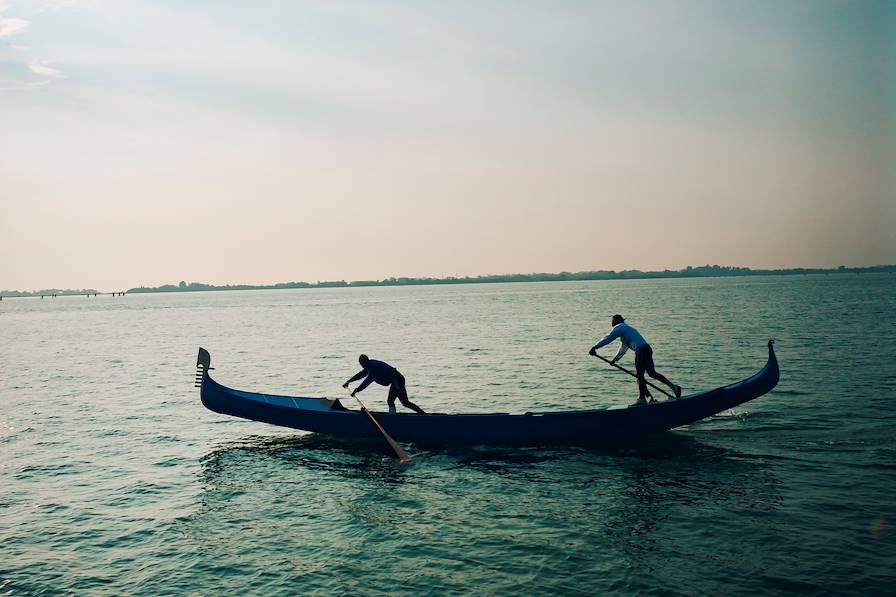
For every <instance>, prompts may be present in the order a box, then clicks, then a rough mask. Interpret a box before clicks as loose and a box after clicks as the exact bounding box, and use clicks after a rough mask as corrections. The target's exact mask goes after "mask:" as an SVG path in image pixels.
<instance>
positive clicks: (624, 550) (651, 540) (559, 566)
mask: <svg viewBox="0 0 896 597" xmlns="http://www.w3.org/2000/svg"><path fill="white" fill-rule="evenodd" d="M694 435H695V434H694V433H692V432H674V433H671V434H666V435H665V436H662V437H661V438H657V439H656V440H653V441H651V442H648V443H645V444H644V445H642V446H641V447H638V448H629V449H584V448H568V447H564V448H501V447H473V448H464V449H439V450H433V451H428V452H425V453H422V454H420V455H419V456H418V457H417V458H415V459H414V460H412V461H411V462H410V463H407V464H401V463H399V462H397V461H396V460H395V459H394V458H393V457H392V456H391V454H390V453H389V451H388V447H387V446H386V445H385V443H382V442H380V443H377V442H359V441H343V440H337V439H333V438H332V437H327V436H322V435H301V436H280V437H274V438H270V437H259V436H248V437H245V438H243V439H241V440H240V441H238V442H235V443H228V444H224V445H221V446H219V447H217V448H215V449H214V450H212V451H211V452H209V453H208V454H207V455H206V456H205V457H203V458H202V460H201V470H200V481H201V489H200V493H199V495H197V507H196V508H195V509H194V510H193V512H192V513H191V514H189V515H188V516H185V517H184V518H182V519H181V520H180V521H179V522H178V526H179V530H180V531H181V532H182V533H184V534H185V535H187V536H189V537H191V538H192V539H194V540H196V541H197V542H200V543H201V544H202V545H203V549H206V550H210V551H211V552H212V554H213V555H214V556H215V558H216V560H220V561H221V562H222V565H224V566H225V567H226V570H231V569H235V570H239V569H240V567H241V566H249V567H250V568H251V567H252V566H261V567H265V569H269V570H272V574H274V573H276V574H279V575H280V578H286V577H289V578H292V576H291V575H295V574H299V573H298V572H297V571H301V578H302V582H303V583H306V584H304V585H303V586H304V587H305V588H306V589H307V590H308V591H312V590H320V591H340V590H343V591H344V590H348V589H349V588H351V587H347V586H344V585H341V584H339V582H344V581H345V579H349V578H351V579H355V580H354V581H353V582H356V583H358V584H357V586H355V587H354V589H355V590H358V591H361V592H363V590H364V588H365V587H364V585H363V582H364V581H363V579H364V578H367V579H376V578H379V576H382V578H383V582H386V580H387V579H388V578H393V579H394V576H392V577H390V576H389V571H390V570H391V573H392V574H393V575H394V574H395V573H396V571H402V570H409V571H411V570H416V571H420V570H427V571H428V572H429V573H430V576H429V577H426V576H425V575H424V576H420V577H419V579H418V580H409V581H408V582H409V583H410V584H409V585H408V586H406V587H405V589H406V590H407V591H411V592H413V591H418V590H419V591H426V590H428V589H433V586H438V582H437V581H433V577H432V574H435V575H436V576H438V577H439V578H442V581H441V582H445V583H447V584H445V585H442V586H444V587H448V586H454V585H453V584H452V583H460V582H461V581H460V580H458V578H455V577H454V576H453V575H454V574H455V573H457V574H460V572H458V571H461V570H462V571H463V574H468V573H469V572H470V571H471V570H473V569H475V570H477V571H478V572H476V574H486V572H485V571H488V574H490V575H492V576H493V577H500V578H503V579H505V580H506V582H507V584H508V586H516V583H525V582H532V581H533V576H532V575H533V574H537V571H538V570H539V569H542V568H544V567H550V568H551V569H552V570H553V571H554V572H555V573H556V574H559V575H560V576H555V577H554V578H568V579H569V580H568V581H564V582H563V583H561V585H563V586H559V585H558V586H559V589H562V588H563V587H564V586H566V584H565V583H573V584H570V585H569V587H566V588H569V589H570V590H572V589H573V588H574V585H575V583H576V582H578V581H576V578H580V579H581V575H586V574H587V575H594V574H604V573H606V574H609V575H616V576H618V577H619V578H627V575H628V572H627V570H628V568H629V567H631V566H636V565H643V564H644V561H645V558H647V559H648V560H649V561H650V562H651V563H650V566H651V567H652V568H651V569H652V570H654V571H656V570H657V569H656V567H657V566H659V567H662V568H664V570H663V575H664V577H666V578H669V577H672V578H674V577H675V574H677V572H676V567H677V566H681V563H682V562H681V560H680V558H691V559H692V558H694V557H702V558H710V557H712V554H711V553H709V551H708V545H707V546H705V547H706V548H707V551H704V552H703V553H701V552H700V549H702V548H701V546H700V544H699V541H698V542H697V543H696V544H695V542H694V537H693V534H692V533H691V532H687V533H683V532H682V529H693V528H695V524H697V528H699V521H700V520H703V519H712V520H716V521H718V520H720V519H721V520H730V521H731V525H730V526H729V525H727V524H725V525H722V527H723V528H724V529H725V531H724V532H726V533H728V532H730V534H731V537H729V538H727V539H724V540H725V541H727V544H728V545H730V546H732V547H731V548H730V549H731V550H733V551H734V552H735V553H736V557H737V558H744V559H749V558H750V557H751V554H749V553H741V552H740V551H738V550H739V549H740V548H739V546H738V544H737V537H738V533H739V532H740V531H738V530H737V529H738V528H742V527H741V526H740V525H742V524H744V523H745V521H747V520H749V522H750V532H751V534H759V535H761V534H762V533H766V532H768V533H773V532H775V531H776V529H772V528H766V527H764V526H763V522H762V521H763V520H774V519H775V517H773V516H768V517H766V516H765V514H766V513H769V512H770V511H772V510H776V509H777V508H779V506H780V504H781V496H780V493H779V486H780V483H779V481H778V480H777V479H776V478H775V476H774V475H773V474H771V473H770V471H769V468H768V467H767V465H766V463H767V461H766V460H764V458H763V457H761V456H753V455H750V454H745V453H742V452H738V451H735V450H731V449H728V448H723V447H718V446H716V445H713V444H711V443H708V442H707V441H705V440H702V439H699V438H695V437H693V436H694ZM769 524H770V523H769ZM713 528H714V529H715V532H718V529H719V525H718V524H716V525H714V526H713ZM719 540H723V539H720V538H719V537H718V536H716V537H714V541H719ZM247 546H248V548H247ZM255 546H257V551H256V548H255ZM272 546H276V547H272ZM247 549H248V551H247ZM743 550H744V551H746V550H747V547H746V546H744V547H743ZM372 554H376V555H378V556H379V557H370V556H371V555H372ZM611 554H612V555H611ZM272 562H273V563H272ZM432 562H441V564H440V566H442V568H440V569H439V571H438V572H433V568H432V566H433V564H432ZM748 568H749V567H748ZM681 569H682V570H687V568H686V567H682V568H681ZM408 574H410V572H409V573H408ZM340 575H342V580H339V581H337V580H335V578H336V577H339V576H340ZM427 578H428V579H429V580H427ZM589 578H590V580H587V582H586V585H587V583H588V582H590V583H593V582H594V579H595V577H593V576H591V577H589ZM628 581H629V582H633V583H634V584H631V585H627V586H629V587H635V588H637V587H636V585H637V582H639V581H637V580H632V579H630V578H629V579H628ZM433 582H436V585H432V583H433ZM414 583H417V584H414ZM427 583H430V584H427ZM536 584H537V583H536ZM522 588H523V587H522V584H521V585H520V589H522Z"/></svg>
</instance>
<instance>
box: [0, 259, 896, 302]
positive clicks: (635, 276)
mask: <svg viewBox="0 0 896 597" xmlns="http://www.w3.org/2000/svg"><path fill="white" fill-rule="evenodd" d="M873 273H890V274H892V273H896V265H872V266H868V267H846V266H842V265H841V266H840V267H836V268H806V267H798V268H787V269H750V268H748V267H730V266H721V265H702V266H698V267H692V266H688V267H686V268H684V269H680V270H668V269H667V270H659V271H642V270H636V269H633V270H621V271H615V270H596V271H587V272H560V273H554V274H550V273H539V274H497V275H489V276H464V277H454V276H449V277H447V278H385V279H383V280H355V281H351V282H347V281H345V280H335V281H327V282H315V283H311V282H282V283H279V284H227V285H223V286H217V285H214V284H203V283H201V282H190V283H187V282H181V283H180V284H176V285H175V284H165V285H162V286H139V287H137V288H131V289H129V290H127V291H126V293H127V294H141V293H156V292H207V291H219V290H287V289H294V288H359V287H368V286H438V285H448V284H502V283H512V282H575V281H582V280H653V279H669V278H671V279H675V278H719V277H741V276H794V275H806V274H873ZM94 294H97V291H96V290H93V289H83V290H60V289H48V290H35V291H18V290H0V297H2V298H7V297H9V298H17V297H36V296H77V295H94ZM98 294H112V293H109V292H101V293H98Z"/></svg>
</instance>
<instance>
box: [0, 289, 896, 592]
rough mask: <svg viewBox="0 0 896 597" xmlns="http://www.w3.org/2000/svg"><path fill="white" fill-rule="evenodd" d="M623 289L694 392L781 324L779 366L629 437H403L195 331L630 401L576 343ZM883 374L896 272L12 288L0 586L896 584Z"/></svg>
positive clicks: (892, 461) (758, 351)
mask: <svg viewBox="0 0 896 597" xmlns="http://www.w3.org/2000/svg"><path fill="white" fill-rule="evenodd" d="M617 311H618V312H621V313H623V314H624V315H626V317H628V319H629V321H630V322H631V323H632V324H633V325H635V326H636V327H638V328H639V329H640V330H641V331H642V332H643V333H644V334H645V336H646V337H647V339H648V340H649V341H650V342H651V344H652V345H653V347H654V352H655V357H656V362H657V367H658V369H659V370H660V371H661V372H663V373H665V374H666V375H667V376H669V377H670V378H671V379H672V380H673V381H675V382H677V383H680V384H681V385H683V386H684V388H685V391H686V392H693V391H697V390H700V389H706V388H710V387H716V386H719V385H722V384H724V383H728V382H731V381H734V380H738V379H741V378H743V377H746V376H747V375H749V374H751V373H752V372H753V371H755V370H757V369H758V368H760V367H761V366H762V365H763V364H764V363H765V359H766V348H765V343H766V340H767V339H768V338H770V337H773V338H776V339H777V341H778V344H777V348H778V356H779V359H780V363H781V382H780V384H779V386H778V388H777V389H776V390H775V391H774V392H772V393H771V394H769V395H767V396H765V397H763V398H760V399H758V400H756V401H754V402H751V403H748V404H746V405H743V406H742V407H740V408H738V409H736V410H734V411H732V412H728V413H725V414H723V415H722V416H718V417H714V418H712V419H710V420H706V421H703V422H701V423H698V424H695V425H692V426H690V427H688V428H683V429H680V430H677V431H674V432H671V433H669V434H667V435H666V436H665V437H662V438H660V439H656V440H652V441H650V442H646V443H644V444H643V445H640V446H634V447H631V448H626V449H616V450H583V449H572V448H565V449H509V448H496V447H485V446H471V447H469V448H467V449H445V450H436V451H429V452H426V453H424V454H422V455H421V456H420V457H419V458H417V459H415V460H414V461H413V462H412V463H410V464H406V465H401V464H398V463H397V462H396V461H395V460H393V459H392V458H391V457H390V455H389V453H388V451H386V449H385V448H384V446H380V445H379V444H375V443H374V444H371V443H353V442H346V441H338V440H335V439H331V438H326V437H322V436H315V435H309V434H304V433H302V432H296V431H291V430H285V429H280V428H277V427H273V426H267V425H262V424H259V423H252V422H247V421H241V420H238V419H232V418H227V417H224V416H220V415H217V414H215V413H212V412H209V411H207V410H205V409H204V408H203V407H202V405H201V403H200V402H199V395H198V390H196V389H194V388H193V374H194V371H195V360H196V351H197V347H198V346H200V345H201V346H204V347H205V348H207V349H208V350H209V351H210V352H211V354H212V366H213V367H216V370H215V371H214V376H215V377H216V379H218V380H219V381H220V382H222V383H224V384H226V385H230V386H232V387H237V388H241V389H248V390H256V391H267V392H271V393H282V394H296V395H329V396H339V395H341V393H342V389H341V387H340V384H341V383H342V382H343V381H344V380H345V379H346V378H348V377H349V376H350V375H351V374H352V373H354V372H355V371H356V370H357V361H356V358H357V354H358V353H359V352H362V351H363V352H366V353H368V354H370V355H371V356H372V357H374V358H381V359H384V360H386V361H389V362H391V363H393V364H395V365H396V366H398V367H399V368H400V369H401V370H402V372H404V374H405V375H406V377H407V379H408V386H409V391H410V395H411V398H412V399H413V400H414V401H415V402H417V403H418V404H420V405H421V406H422V407H423V408H424V409H427V410H430V411H442V412H461V411H480V412H487V411H507V410H511V411H513V410H550V409H559V408H564V409H566V408H587V407H591V406H595V405H604V404H615V403H625V402H630V401H631V400H632V399H633V398H634V397H635V395H636V389H635V385H634V383H633V380H632V379H631V378H629V377H628V376H626V375H625V374H623V373H620V372H618V371H615V370H612V369H609V368H608V367H607V366H606V365H603V364H602V363H600V362H599V361H597V360H596V359H593V358H590V357H588V355H587V354H586V353H587V350H588V348H589V347H590V346H591V344H592V343H593V342H594V341H595V340H596V339H597V338H599V337H600V336H601V335H603V333H605V332H606V330H607V328H608V327H609V323H608V320H609V317H610V315H612V314H613V313H615V312H617ZM604 353H605V354H608V355H609V354H612V349H611V348H610V347H608V348H607V349H604ZM631 358H632V357H631V356H628V357H627V359H626V361H627V362H628V363H629V364H631ZM894 390H896V276H892V275H862V276H855V275H851V276H847V275H831V276H803V277H784V278H727V279H696V280H659V281H624V282H580V283H540V284H500V285H471V286H450V287H436V286H430V287H411V288H366V289H332V290H295V291H259V292H220V293H195V294H160V295H142V296H141V295H131V296H126V297H118V298H113V297H108V296H103V297H96V298H90V299H88V298H84V297H66V298H57V299H55V300H48V299H44V300H43V301H41V300H40V299H18V300H9V299H7V300H4V301H2V302H0V543H2V550H0V594H3V595H42V594H43V595H51V594H59V593H66V592H68V593H74V594H110V595H111V594H129V595H159V594H182V593H186V592H193V593H194V594H213V593H220V594H244V593H256V594H265V595H288V594H296V593H302V594H334V593H358V594H368V595H376V594H406V595H412V594H413V595H418V594H429V595H452V594H456V595H462V594H470V593H474V594H493V595H512V594H520V593H523V594H537V593H542V592H551V593H555V594H571V595H575V594H597V593H606V592H611V591H615V592H624V593H644V594H661V595H669V594H695V593H697V594H737V593H741V594H743V593H754V592H765V593H791V592H793V593H803V592H809V593H819V594H825V593H830V594H850V593H852V594H883V593H890V594H892V591H893V586H894V585H896V507H894V503H896V500H894V494H896V427H894V424H896V415H894V409H893V407H892V404H893V398H894ZM362 396H363V397H364V398H365V399H366V401H367V402H368V404H369V405H371V407H375V408H376V409H382V408H384V403H385V388H382V387H381V386H376V385H374V386H372V387H371V388H369V389H368V390H367V391H366V392H364V394H362ZM405 447H406V448H408V449H409V450H410V451H414V448H415V447H414V446H405Z"/></svg>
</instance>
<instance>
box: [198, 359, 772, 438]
mask: <svg viewBox="0 0 896 597" xmlns="http://www.w3.org/2000/svg"><path fill="white" fill-rule="evenodd" d="M200 351H201V352H200V355H202V352H204V351H203V350H202V349H200ZM205 354H206V356H207V355H208V353H205ZM778 378H779V370H778V361H777V358H776V357H775V352H774V348H773V344H772V342H771V341H770V342H769V346H768V362H767V363H766V364H765V367H763V368H762V369H761V370H760V371H759V372H757V373H756V374H755V375H753V376H751V377H749V378H747V379H745V380H743V381H740V382H737V383H733V384H729V385H727V386H722V387H720V388H716V389H714V390H709V391H706V392H701V393H698V394H694V395H691V396H686V397H682V398H681V399H680V400H667V401H664V402H657V403H654V404H650V405H647V406H638V407H632V408H625V407H609V408H602V409H594V410H577V411H565V412H547V413H525V414H509V413H488V414H428V415H416V414H410V413H409V414H405V413H396V414H390V413H384V412H378V413H374V415H375V416H376V418H377V420H378V421H379V422H380V424H381V425H382V426H383V428H385V430H386V431H387V432H388V433H389V434H390V435H391V436H392V437H393V438H394V439H396V440H397V441H401V442H414V443H421V444H430V445H432V444H436V445H442V444H445V445H450V444H455V445H457V444H464V445H483V444H506V445H521V446H549V445H601V444H612V443H628V442H631V441H634V440H637V439H638V438H641V437H644V436H647V435H653V434H657V433H662V432H664V431H668V430H670V429H674V428H675V427H680V426H682V425H687V424H689V423H694V422H695V421H699V420H701V419H705V418H706V417H709V416H712V415H714V414H718V413H720V412H724V411H726V410H728V409H730V408H733V407H735V406H737V405H739V404H743V403H744V402H747V401H749V400H753V399H754V398H758V397H759V396H762V395H763V394H766V393H768V392H769V391H770V390H772V388H774V387H775V385H777V383H778ZM197 380H198V381H199V383H201V386H202V390H201V396H202V403H203V404H204V405H205V406H206V407H207V408H208V409H210V410H213V411H215V412H218V413H221V414H225V415H232V416H235V417H242V418H244V419H251V420H253V421H260V422H263V423H270V424H272V425H279V426H281V427H292V428H294V429H301V430H304V431H312V432H316V433H325V434H328V435H334V436H341V437H351V438H370V439H380V438H382V435H380V433H379V431H377V429H376V428H375V427H374V426H373V425H372V424H371V422H370V420H369V419H368V418H367V417H366V416H365V415H364V414H363V413H361V412H360V411H355V410H333V409H331V408H329V402H328V401H326V400H325V399H321V398H305V397H289V396H274V395H268V394H257V393H251V392H243V391H240V390H233V389H231V388H228V387H226V386H223V385H221V384H219V383H218V382H216V381H215V380H214V379H212V378H211V377H210V376H209V374H208V365H207V364H206V365H205V366H204V367H203V366H200V371H199V372H198V374H197Z"/></svg>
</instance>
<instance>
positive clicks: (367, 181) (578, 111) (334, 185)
mask: <svg viewBox="0 0 896 597" xmlns="http://www.w3.org/2000/svg"><path fill="white" fill-rule="evenodd" d="M894 40H896V2H889V1H885V2H858V1H855V2H841V1H837V2H824V1H807V2H798V1H788V2H780V1H779V0H775V1H772V2H761V1H752V0H751V1H747V0H744V1H742V2H728V3H726V2H718V1H708V2H672V1H670V2H644V3H640V2H632V1H620V2H523V1H512V2H510V1H509V2H491V1H488V0H476V1H474V2H455V1H452V2H427V1H414V2H411V1H404V2H382V3H381V2H357V3H355V2H338V1H321V2H265V1H258V2H239V3H236V2H228V1H226V0H215V1H201V0H194V1H192V2H182V1H178V2H174V1H170V2H169V1H163V0H152V1H146V2H140V1H123V0H110V1H104V0H94V1H90V0H85V1H79V0H70V1H63V0H55V1H54V0H31V1H17V0H0V241H2V249H0V289H23V290H24V289H36V288H45V287H51V286H52V287H94V288H98V289H100V290H117V289H125V288H128V287H132V286H137V285H140V284H146V285H157V284H162V283H169V282H175V283H176V282H178V281H179V280H187V281H202V282H210V283H268V282H282V281H291V280H304V281H312V282H313V281H316V280H331V279H348V280H353V279H355V280H357V279H375V278H376V279H378V278H383V277H387V276H392V275H397V276H400V275H406V276H423V275H430V276H445V275H468V274H469V275H476V274H485V273H511V272H535V271H561V270H567V271H579V270H590V269H626V268H641V269H661V268H666V267H669V268H676V269H677V268H680V267H683V266H685V265H697V264H704V263H719V264H725V265H744V266H751V267H789V266H835V265H839V264H846V265H871V264H880V263H896V191H894V189H896V174H894V169H896V131H894V110H896V108H894V107H896V41H894Z"/></svg>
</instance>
